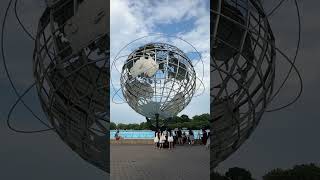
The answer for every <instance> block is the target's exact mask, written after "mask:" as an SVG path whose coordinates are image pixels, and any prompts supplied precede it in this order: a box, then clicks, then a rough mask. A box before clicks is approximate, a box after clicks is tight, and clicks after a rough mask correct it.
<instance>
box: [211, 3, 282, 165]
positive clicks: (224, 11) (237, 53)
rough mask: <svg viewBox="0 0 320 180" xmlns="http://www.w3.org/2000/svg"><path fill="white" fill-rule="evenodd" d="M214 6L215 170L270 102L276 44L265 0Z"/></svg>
mask: <svg viewBox="0 0 320 180" xmlns="http://www.w3.org/2000/svg"><path fill="white" fill-rule="evenodd" d="M212 3H213V4H212V9H211V18H212V19H211V29H212V34H211V38H212V39H211V42H213V44H212V45H211V47H212V49H211V57H212V59H211V87H212V89H211V90H210V93H211V95H210V96H211V116H212V119H211V120H212V123H211V137H210V138H211V161H210V162H211V168H215V167H216V166H217V165H218V164H219V163H220V162H222V161H223V160H225V159H226V158H227V157H229V156H230V155H231V154H232V153H234V152H235V151H236V150H237V149H238V148H239V147H240V146H241V145H242V144H243V143H244V142H245V140H246V139H248V138H249V136H250V135H251V133H252V132H253V130H254V129H255V128H256V127H257V125H258V123H259V121H260V119H261V117H262V115H263V113H264V112H265V109H266V107H267V105H268V103H269V102H270V98H271V96H272V92H273V86H274V78H275V54H276V53H275V45H274V37H273V33H272V30H271V28H270V26H269V22H268V19H267V16H266V14H265V12H264V9H263V7H262V4H261V1H260V0H240V1H233V0H216V1H213V2H212Z"/></svg>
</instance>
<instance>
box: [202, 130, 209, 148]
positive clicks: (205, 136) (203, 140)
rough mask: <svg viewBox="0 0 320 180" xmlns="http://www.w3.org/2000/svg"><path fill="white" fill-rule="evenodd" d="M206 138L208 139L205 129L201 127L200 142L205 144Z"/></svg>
mask: <svg viewBox="0 0 320 180" xmlns="http://www.w3.org/2000/svg"><path fill="white" fill-rule="evenodd" d="M207 139H208V134H207V131H206V130H205V129H202V144H203V145H206V144H207Z"/></svg>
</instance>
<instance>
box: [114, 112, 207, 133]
mask: <svg viewBox="0 0 320 180" xmlns="http://www.w3.org/2000/svg"><path fill="white" fill-rule="evenodd" d="M209 121H210V115H209V114H208V113H205V114H201V115H195V116H193V117H192V118H190V117H189V116H188V115H185V114H183V115H181V116H175V117H173V118H171V119H170V121H168V122H167V126H168V127H169V128H171V129H174V128H188V129H189V128H190V129H202V128H206V129H209V128H210V122H209ZM110 129H111V130H115V129H130V130H148V129H150V126H149V124H148V123H147V122H142V123H140V124H138V123H132V124H124V123H119V124H116V123H114V122H111V123H110Z"/></svg>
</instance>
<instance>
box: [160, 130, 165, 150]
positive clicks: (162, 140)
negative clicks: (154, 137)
mask: <svg viewBox="0 0 320 180" xmlns="http://www.w3.org/2000/svg"><path fill="white" fill-rule="evenodd" d="M165 142H166V136H165V135H164V133H161V136H160V142H159V143H160V146H159V148H160V149H162V148H163V145H164V143H165Z"/></svg>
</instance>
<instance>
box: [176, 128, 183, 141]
mask: <svg viewBox="0 0 320 180" xmlns="http://www.w3.org/2000/svg"><path fill="white" fill-rule="evenodd" d="M177 136H178V143H179V144H182V131H181V129H180V128H179V129H178V131H177Z"/></svg>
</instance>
